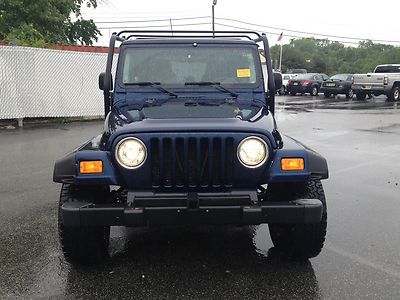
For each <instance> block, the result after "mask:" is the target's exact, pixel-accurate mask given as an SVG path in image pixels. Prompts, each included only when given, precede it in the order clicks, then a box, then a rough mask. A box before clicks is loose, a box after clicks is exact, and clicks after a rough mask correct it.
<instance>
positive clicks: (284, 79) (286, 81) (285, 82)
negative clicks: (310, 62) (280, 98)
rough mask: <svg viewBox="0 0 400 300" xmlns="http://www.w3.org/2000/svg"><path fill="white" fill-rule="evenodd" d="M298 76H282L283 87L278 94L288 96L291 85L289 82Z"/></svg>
mask: <svg viewBox="0 0 400 300" xmlns="http://www.w3.org/2000/svg"><path fill="white" fill-rule="evenodd" d="M297 75H298V74H282V86H281V88H280V89H279V90H278V94H279V95H287V94H288V91H287V86H288V84H289V81H290V80H291V79H294V78H296V76H297Z"/></svg>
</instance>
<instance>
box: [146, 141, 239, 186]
mask: <svg viewBox="0 0 400 300" xmlns="http://www.w3.org/2000/svg"><path fill="white" fill-rule="evenodd" d="M150 147H151V149H150V151H149V153H150V155H151V176H152V185H153V187H174V186H177V187H196V186H202V187H210V186H215V187H218V186H231V185H232V178H233V162H234V149H233V148H234V139H233V138H232V137H228V138H220V137H213V138H206V137H199V138H195V137H189V138H180V137H179V138H157V137H155V138H152V139H151V140H150Z"/></svg>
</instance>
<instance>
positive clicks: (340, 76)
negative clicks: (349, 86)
mask: <svg viewBox="0 0 400 300" xmlns="http://www.w3.org/2000/svg"><path fill="white" fill-rule="evenodd" d="M330 79H331V80H342V81H346V80H351V75H349V74H338V75H334V76H332V77H331V78H330Z"/></svg>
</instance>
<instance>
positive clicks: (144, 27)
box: [98, 22, 211, 30]
mask: <svg viewBox="0 0 400 300" xmlns="http://www.w3.org/2000/svg"><path fill="white" fill-rule="evenodd" d="M198 25H211V22H207V23H191V24H173V27H181V26H198ZM157 27H162V28H165V27H168V28H170V27H171V25H170V24H168V25H150V26H112V27H99V28H98V29H103V30H104V29H132V28H135V29H146V28H157Z"/></svg>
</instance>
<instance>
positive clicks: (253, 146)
mask: <svg viewBox="0 0 400 300" xmlns="http://www.w3.org/2000/svg"><path fill="white" fill-rule="evenodd" d="M268 152H269V151H268V146H267V143H266V142H265V141H264V140H263V139H260V138H259V137H256V136H251V137H248V138H245V139H244V140H242V141H241V142H240V144H239V147H238V152H237V155H238V158H239V161H240V162H241V163H242V164H243V165H244V166H245V167H248V168H257V167H259V166H261V165H262V164H263V163H265V161H266V160H267V158H268V155H269V153H268Z"/></svg>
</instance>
